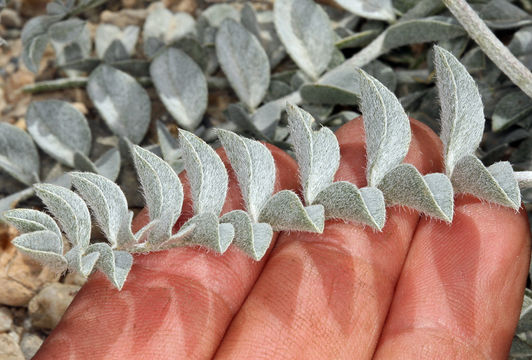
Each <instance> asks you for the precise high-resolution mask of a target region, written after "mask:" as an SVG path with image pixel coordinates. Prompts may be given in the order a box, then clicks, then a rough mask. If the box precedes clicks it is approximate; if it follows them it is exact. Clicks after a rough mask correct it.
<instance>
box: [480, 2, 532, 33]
mask: <svg viewBox="0 0 532 360" xmlns="http://www.w3.org/2000/svg"><path fill="white" fill-rule="evenodd" d="M478 13H479V16H480V17H481V18H482V20H484V21H485V22H486V24H487V25H488V26H489V27H490V28H492V29H512V28H518V27H521V26H525V25H530V24H532V16H531V15H530V13H527V12H526V11H524V10H522V9H520V8H519V7H517V6H515V5H514V4H512V3H510V2H509V1H506V0H491V1H489V2H487V3H486V4H484V5H482V6H481V7H480V9H479V12H478Z"/></svg>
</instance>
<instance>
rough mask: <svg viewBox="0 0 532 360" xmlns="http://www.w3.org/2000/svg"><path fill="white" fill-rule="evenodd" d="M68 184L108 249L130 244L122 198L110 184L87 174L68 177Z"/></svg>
mask: <svg viewBox="0 0 532 360" xmlns="http://www.w3.org/2000/svg"><path fill="white" fill-rule="evenodd" d="M71 176H72V184H73V185H74V186H75V187H76V190H77V191H78V193H79V194H80V195H81V196H82V197H83V199H85V201H86V202H87V204H88V205H89V207H90V208H91V210H92V213H93V214H94V217H95V218H96V221H97V222H98V224H99V225H100V227H101V229H102V231H103V233H104V234H105V237H106V238H107V240H108V241H109V242H110V243H111V247H112V248H115V247H116V246H117V245H118V246H120V247H122V246H124V245H126V244H129V243H131V242H133V241H134V238H133V234H132V233H131V223H130V222H129V212H128V207H127V201H126V197H125V196H124V193H123V192H122V190H120V187H119V186H118V185H116V184H115V183H114V182H112V181H111V180H109V179H107V178H105V177H103V176H101V175H96V174H91V173H79V172H75V173H71Z"/></svg>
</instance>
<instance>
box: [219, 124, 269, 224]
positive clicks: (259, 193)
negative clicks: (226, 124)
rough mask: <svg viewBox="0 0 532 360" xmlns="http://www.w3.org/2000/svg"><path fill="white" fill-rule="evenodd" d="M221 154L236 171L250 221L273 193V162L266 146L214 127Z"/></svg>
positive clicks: (256, 215)
mask: <svg viewBox="0 0 532 360" xmlns="http://www.w3.org/2000/svg"><path fill="white" fill-rule="evenodd" d="M218 137H219V138H220V141H221V142H222V146H223V147H224V149H225V153H226V154H227V157H228V158H229V161H230V162H231V166H232V168H233V170H234V171H235V173H236V177H237V179H238V183H239V185H240V190H241V192H242V198H243V199H244V202H245V204H246V209H247V211H248V212H249V213H250V216H251V218H252V219H253V221H254V222H257V220H258V217H259V214H260V211H261V209H262V207H263V206H264V204H265V203H266V201H267V200H268V199H269V197H270V196H271V195H272V193H273V187H274V184H275V162H274V160H273V156H272V154H271V153H270V151H269V150H268V148H267V147H266V146H264V145H262V144H261V143H260V142H258V141H253V140H250V139H246V138H244V137H241V136H238V135H236V134H235V133H233V132H231V131H227V130H221V129H219V130H218Z"/></svg>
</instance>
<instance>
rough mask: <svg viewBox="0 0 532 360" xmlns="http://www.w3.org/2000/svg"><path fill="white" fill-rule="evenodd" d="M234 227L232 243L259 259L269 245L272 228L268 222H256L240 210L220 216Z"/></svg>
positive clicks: (222, 221) (221, 219)
mask: <svg viewBox="0 0 532 360" xmlns="http://www.w3.org/2000/svg"><path fill="white" fill-rule="evenodd" d="M220 222H221V223H230V224H232V225H233V228H234V229H235V239H234V244H235V245H236V246H238V247H239V248H240V249H241V250H243V251H244V252H245V253H246V254H248V255H249V256H250V257H251V258H252V259H254V260H257V261H258V260H260V259H262V257H263V256H264V254H265V253H266V251H267V250H268V248H269V247H270V243H271V241H272V238H273V230H272V227H271V226H270V224H265V223H256V222H254V221H253V220H252V219H251V218H250V217H249V214H248V213H247V212H245V211H242V210H234V211H231V212H229V213H227V214H225V215H224V216H222V217H221V218H220Z"/></svg>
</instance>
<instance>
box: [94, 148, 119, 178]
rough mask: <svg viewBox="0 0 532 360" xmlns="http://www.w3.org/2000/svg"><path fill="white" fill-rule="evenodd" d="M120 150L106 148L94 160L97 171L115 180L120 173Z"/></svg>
mask: <svg viewBox="0 0 532 360" xmlns="http://www.w3.org/2000/svg"><path fill="white" fill-rule="evenodd" d="M120 160H121V158H120V151H118V149H117V148H112V149H109V150H107V151H106V152H105V153H104V154H103V155H102V156H100V157H99V158H98V159H97V160H96V161H95V162H94V165H95V166H96V170H97V173H98V174H100V175H102V176H105V177H106V178H108V179H109V180H111V181H115V180H116V178H117V177H118V174H119V173H120Z"/></svg>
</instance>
